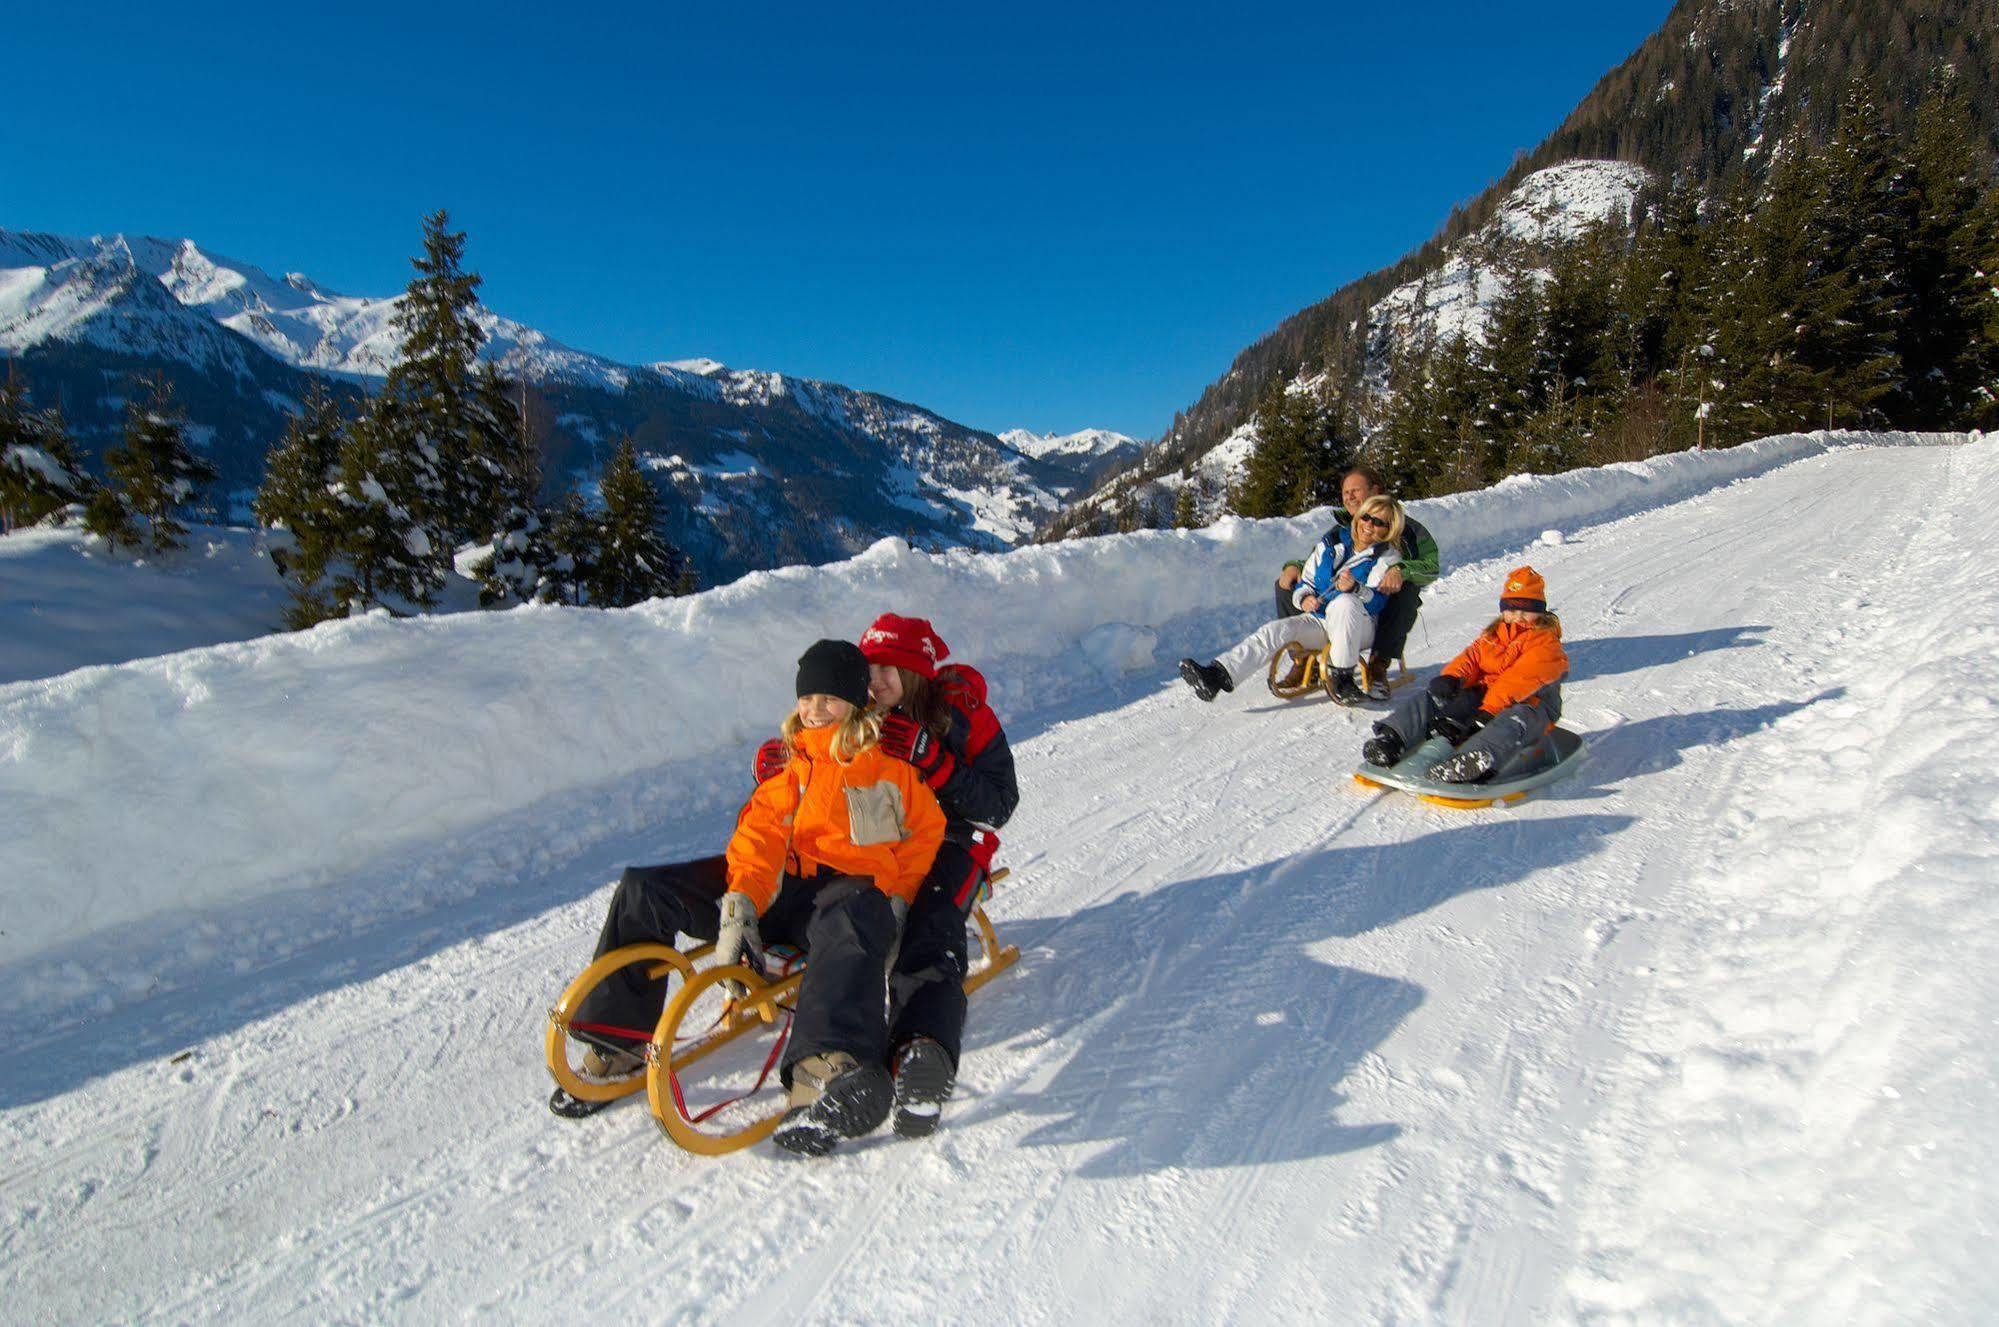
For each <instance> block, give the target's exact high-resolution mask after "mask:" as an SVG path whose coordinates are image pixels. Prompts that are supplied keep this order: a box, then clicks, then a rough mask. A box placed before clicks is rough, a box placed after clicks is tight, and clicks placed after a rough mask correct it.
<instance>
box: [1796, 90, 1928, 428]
mask: <svg viewBox="0 0 1999 1327" xmlns="http://www.w3.org/2000/svg"><path fill="white" fill-rule="evenodd" d="M1816 155H1818V156H1820V157H1821V158H1822V159H1823V162H1824V166H1823V181H1824V182H1823V186H1822V189H1823V192H1822V194H1821V195H1820V196H1819V197H1818V198H1816V199H1815V200H1814V202H1815V203H1816V204H1817V207H1816V209H1815V211H1814V213H1813V215H1812V216H1811V219H1810V220H1811V225H1810V230H1809V233H1808V242H1810V243H1812V244H1815V245H1816V246H1817V250H1818V252H1817V253H1816V254H1815V255H1814V258H1815V264H1814V265H1813V266H1812V267H1811V268H1810V269H1808V270H1809V276H1810V283H1809V284H1808V285H1807V286H1806V287H1805V288H1804V289H1802V290H1800V291H1799V292H1798V299H1797V307H1798V320H1797V353H1798V355H1799V357H1800V358H1801V359H1802V360H1804V361H1805V362H1806V363H1808V364H1810V365H1812V366H1813V367H1814V368H1815V369H1817V370H1818V371H1819V372H1820V373H1821V374H1822V376H1823V378H1824V380H1825V384H1826V400H1827V405H1828V408H1829V411H1830V412H1831V413H1832V414H1833V415H1834V422H1842V423H1845V424H1846V425H1847V426H1849V427H1856V426H1857V427H1879V426H1881V425H1882V424H1884V423H1885V422H1886V416H1885V415H1884V414H1883V411H1882V406H1883V404H1884V401H1885V399H1886V398H1889V397H1891V396H1892V395H1893V394H1895V393H1896V392H1897V391H1898V389H1899V388H1900V387H1901V385H1902V381H1901V362H1900V359H1899V357H1898V356H1897V354H1896V349H1895V343H1896V334H1897V329H1898V327H1899V325H1900V324H1901V323H1902V322H1903V321H1904V319H1905V317H1906V314H1907V311H1908V290H1907V274H1906V272H1905V271H1904V270H1903V269H1902V268H1901V266H1900V265H1899V263H1898V261H1897V260H1898V254H1897V248H1898V247H1899V244H1900V239H1899V237H1900V236H1901V235H1902V234H1903V232H1904V231H1905V230H1906V228H1907V226H1908V224H1909V181H1908V176H1907V173H1906V172H1905V171H1904V169H1903V168H1902V165H1901V163H1900V162H1899V161H1898V160H1897V159H1896V156H1895V153H1894V151H1893V149H1892V147H1891V145H1890V143H1889V140H1888V135H1887V131H1886V129H1885V128H1884V126H1883V122H1882V115H1881V110H1880V107H1879V106H1878V105H1877V104H1876V102H1875V101H1874V98H1873V96H1872V94H1871V93H1870V92H1869V90H1868V89H1867V88H1866V87H1865V86H1864V85H1863V84H1860V83H1856V84H1855V85H1854V87H1853V88H1852V90H1851V91H1850V93H1849V94H1848V97H1847V101H1846V104H1845V106H1844V107H1843V108H1842V110H1841V114H1840V127H1839V132H1838V133H1837V134H1836V135H1835V136H1834V137H1833V140H1832V142H1831V143H1829V144H1828V145H1827V146H1826V147H1825V148H1824V149H1823V150H1822V151H1821V152H1820V153H1818V154H1816ZM1814 413H1815V414H1816V412H1814ZM1813 422H1814V423H1816V422H1817V420H1816V419H1814V421H1813Z"/></svg>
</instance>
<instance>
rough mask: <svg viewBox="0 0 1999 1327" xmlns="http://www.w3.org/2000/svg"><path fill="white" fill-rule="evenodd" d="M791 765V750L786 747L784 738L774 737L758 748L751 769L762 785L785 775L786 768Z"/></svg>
mask: <svg viewBox="0 0 1999 1327" xmlns="http://www.w3.org/2000/svg"><path fill="white" fill-rule="evenodd" d="M790 763H791V748H790V747H789V746H787V745H785V741H784V739H783V738H782V737H773V738H771V739H770V741H768V742H765V743H764V744H763V745H762V746H760V747H758V748H757V756H756V760H755V761H754V762H753V763H752V764H751V766H750V769H751V772H753V773H754V774H755V775H756V778H757V782H758V783H762V782H764V781H765V780H766V779H774V778H776V777H777V776H778V775H780V774H782V773H784V767H785V766H786V765H789V764H790Z"/></svg>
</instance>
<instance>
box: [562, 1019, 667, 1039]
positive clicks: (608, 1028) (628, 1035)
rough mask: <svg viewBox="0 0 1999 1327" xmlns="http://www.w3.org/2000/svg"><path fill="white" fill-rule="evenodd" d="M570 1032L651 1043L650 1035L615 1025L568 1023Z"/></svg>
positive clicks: (635, 1029)
mask: <svg viewBox="0 0 1999 1327" xmlns="http://www.w3.org/2000/svg"><path fill="white" fill-rule="evenodd" d="M568 1027H569V1030H570V1031H571V1032H595V1033H597V1034H598V1035H599V1036H605V1037H619V1038H622V1039H623V1040H625V1041H639V1042H645V1041H651V1040H652V1033H650V1032H641V1031H639V1030H638V1029H637V1028H628V1027H619V1026H618V1025H617V1024H616V1023H570V1024H569V1025H568Z"/></svg>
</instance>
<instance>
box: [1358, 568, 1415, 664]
mask: <svg viewBox="0 0 1999 1327" xmlns="http://www.w3.org/2000/svg"><path fill="white" fill-rule="evenodd" d="M1422 610H1423V592H1422V591H1421V590H1420V589H1418V588H1416V587H1415V586H1414V585H1411V584H1409V583H1408V582H1407V581H1404V582H1403V583H1402V588H1401V589H1399V590H1397V591H1396V592H1395V593H1394V594H1391V595H1389V596H1388V603H1387V604H1386V605H1384V606H1383V607H1382V610H1381V616H1380V617H1377V618H1376V619H1374V643H1373V644H1372V645H1370V646H1368V658H1370V659H1372V660H1374V661H1375V662H1376V663H1379V664H1381V665H1382V666H1383V667H1386V666H1387V664H1388V662H1389V661H1390V660H1392V659H1403V660H1406V659H1407V658H1408V656H1407V655H1406V654H1404V653H1403V650H1404V649H1406V648H1407V646H1408V644H1409V629H1410V628H1411V627H1413V626H1415V625H1416V614H1417V613H1419V612H1421V611H1422Z"/></svg>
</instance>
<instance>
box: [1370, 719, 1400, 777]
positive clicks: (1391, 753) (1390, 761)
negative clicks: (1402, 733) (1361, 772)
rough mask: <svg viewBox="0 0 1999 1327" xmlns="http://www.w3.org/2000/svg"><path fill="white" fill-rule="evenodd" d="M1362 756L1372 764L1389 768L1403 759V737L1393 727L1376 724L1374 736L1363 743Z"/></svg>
mask: <svg viewBox="0 0 1999 1327" xmlns="http://www.w3.org/2000/svg"><path fill="white" fill-rule="evenodd" d="M1360 757H1361V759H1362V760H1365V761H1366V762H1367V763H1368V764H1370V765H1378V766H1380V767H1381V768H1382V769H1388V768H1390V767H1391V766H1393V765H1394V764H1395V762H1396V761H1398V760H1400V759H1402V739H1401V738H1400V737H1398V736H1397V735H1396V733H1395V730H1394V729H1393V728H1383V727H1382V726H1381V725H1380V724H1376V725H1375V726H1374V736H1372V737H1370V738H1368V739H1367V741H1366V742H1364V743H1362V744H1361V748H1360Z"/></svg>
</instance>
